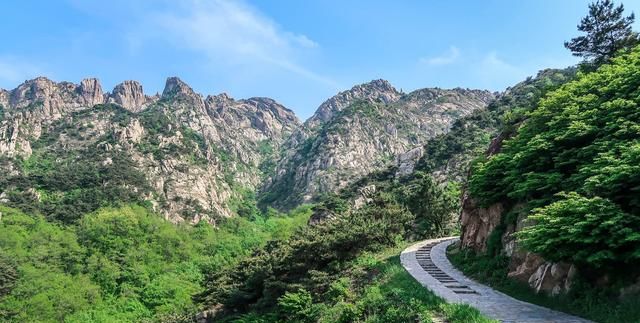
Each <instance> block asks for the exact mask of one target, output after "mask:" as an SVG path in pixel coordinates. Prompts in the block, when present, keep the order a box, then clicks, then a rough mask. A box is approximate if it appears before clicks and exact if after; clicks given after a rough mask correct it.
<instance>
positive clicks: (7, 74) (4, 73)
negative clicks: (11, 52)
mask: <svg viewBox="0 0 640 323" xmlns="http://www.w3.org/2000/svg"><path fill="white" fill-rule="evenodd" d="M41 74H42V71H41V69H40V68H38V67H37V66H35V65H33V64H30V63H27V62H24V61H23V60H21V59H19V58H16V57H13V56H0V82H1V83H2V84H6V85H8V86H13V85H15V84H18V83H21V82H23V81H25V80H27V79H31V78H35V77H36V76H39V75H41Z"/></svg>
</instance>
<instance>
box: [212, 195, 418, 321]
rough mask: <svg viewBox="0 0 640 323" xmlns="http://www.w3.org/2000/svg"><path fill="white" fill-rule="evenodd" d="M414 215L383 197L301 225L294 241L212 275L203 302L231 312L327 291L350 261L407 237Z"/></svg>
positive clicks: (267, 307) (275, 243)
mask: <svg viewBox="0 0 640 323" xmlns="http://www.w3.org/2000/svg"><path fill="white" fill-rule="evenodd" d="M412 220H413V216H412V214H411V213H409V212H408V211H406V210H405V209H404V208H402V207H400V206H399V205H397V204H395V203H394V202H393V201H392V200H391V199H390V198H388V197H385V196H381V197H379V198H378V200H377V201H375V202H374V203H372V204H370V205H367V206H366V207H363V208H362V209H359V210H356V211H354V212H351V213H350V214H348V215H342V216H339V217H338V218H336V219H334V220H331V221H325V222H323V223H321V224H319V225H315V226H308V227H303V228H301V229H300V230H299V231H298V232H296V234H295V235H293V236H291V238H290V239H287V240H280V241H271V242H269V243H268V244H267V245H266V246H265V247H264V248H262V249H259V250H257V251H256V252H255V253H254V254H253V255H252V256H251V257H249V258H246V259H244V260H243V261H241V262H239V263H238V264H237V265H236V266H232V267H229V268H227V269H226V270H223V271H211V272H209V273H208V277H207V283H206V291H205V292H203V293H202V294H201V295H200V300H201V301H203V302H205V303H207V304H223V305H224V308H225V310H226V311H227V312H236V311H240V312H243V311H247V310H256V311H259V312H266V311H269V310H272V309H273V308H274V306H275V305H276V303H277V301H278V298H280V297H281V296H283V295H285V293H286V292H296V291H298V290H299V289H300V288H304V289H305V290H307V291H309V292H310V293H312V295H314V296H316V295H321V294H323V293H325V292H326V291H327V290H328V289H329V286H330V284H331V282H332V281H333V280H335V278H337V277H338V275H339V273H340V272H341V271H342V270H344V269H345V265H346V263H347V262H348V261H351V260H353V259H354V258H356V257H357V256H358V255H360V254H361V253H363V252H365V251H377V250H381V249H383V248H385V247H388V246H392V245H394V244H395V243H396V241H399V240H401V239H402V237H403V236H405V235H406V233H407V232H408V231H409V229H410V228H411V225H412V222H413V221H412Z"/></svg>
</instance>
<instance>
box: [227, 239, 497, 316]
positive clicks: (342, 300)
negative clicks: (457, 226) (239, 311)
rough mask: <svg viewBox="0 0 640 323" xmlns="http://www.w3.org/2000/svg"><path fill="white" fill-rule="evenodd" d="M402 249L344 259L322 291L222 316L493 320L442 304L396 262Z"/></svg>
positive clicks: (300, 291) (298, 293)
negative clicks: (267, 308) (262, 308)
mask: <svg viewBox="0 0 640 323" xmlns="http://www.w3.org/2000/svg"><path fill="white" fill-rule="evenodd" d="M401 250H402V247H392V248H388V249H384V250H382V251H380V252H376V253H369V252H365V253H362V254H361V255H360V256H358V257H357V258H355V259H354V260H352V261H349V262H348V263H347V264H346V265H345V266H344V270H343V271H342V272H341V273H340V274H339V275H337V276H336V278H335V279H334V280H333V281H332V282H331V283H330V284H329V286H328V288H327V290H326V292H324V293H323V294H321V295H313V293H311V292H309V291H308V290H306V289H304V288H300V289H298V290H295V291H291V292H286V293H285V294H284V295H283V296H281V297H280V298H278V300H277V304H276V306H275V308H274V309H273V310H272V311H271V312H268V313H258V312H250V313H247V314H243V315H240V316H233V317H227V318H226V319H225V321H232V322H246V323H248V322H254V323H255V322H263V323H269V322H322V323H333V322H371V323H374V322H380V323H396V322H397V323H404V322H432V320H433V319H441V320H446V321H447V322H451V323H484V322H487V323H488V322H493V321H491V320H488V319H486V318H484V317H483V316H481V315H480V313H479V312H478V311H477V310H476V309H473V308H471V307H469V306H467V305H460V304H446V303H445V302H444V301H443V300H442V299H441V298H439V297H437V296H435V295H434V294H433V293H432V292H430V291H429V290H428V289H426V288H424V287H423V286H421V285H420V283H418V282H417V281H416V280H415V279H414V278H413V277H411V276H410V275H409V273H407V271H406V270H405V269H404V268H403V267H402V265H401V264H400V261H399V257H398V254H399V252H400V251H401Z"/></svg>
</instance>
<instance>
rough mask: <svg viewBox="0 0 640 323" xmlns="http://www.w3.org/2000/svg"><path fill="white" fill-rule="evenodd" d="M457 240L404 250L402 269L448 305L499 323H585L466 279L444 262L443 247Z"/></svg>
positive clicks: (424, 243)
mask: <svg viewBox="0 0 640 323" xmlns="http://www.w3.org/2000/svg"><path fill="white" fill-rule="evenodd" d="M456 240H458V239H457V238H442V239H432V240H425V241H422V242H419V243H416V244H414V245H412V246H410V247H409V248H407V249H405V250H404V251H403V252H402V254H401V255H400V261H401V262H402V266H404V268H405V269H406V270H407V271H408V272H409V274H411V276H413V277H414V278H415V279H416V280H417V281H418V282H420V284H422V286H425V287H427V288H429V289H430V290H432V291H433V292H434V293H435V294H436V295H438V296H440V297H442V298H444V299H445V300H446V301H447V302H449V303H466V304H469V305H471V306H473V307H475V308H477V309H478V310H479V311H480V312H481V313H482V314H484V315H486V316H488V317H491V318H493V319H496V320H499V321H501V322H509V323H511V322H514V323H515V322H517V323H542V322H558V323H560V322H562V323H586V322H591V321H588V320H585V319H582V318H579V317H576V316H571V315H569V314H565V313H561V312H557V311H554V310H550V309H548V308H544V307H541V306H538V305H534V304H530V303H526V302H522V301H519V300H517V299H515V298H512V297H510V296H507V295H505V294H503V293H500V292H498V291H496V290H493V289H492V288H491V287H488V286H485V285H482V284H480V283H477V282H475V281H473V280H471V279H470V278H467V277H466V276H465V275H464V274H462V273H461V272H460V271H459V270H457V269H455V268H454V267H453V265H452V264H451V262H449V260H448V259H447V255H446V249H447V246H449V245H450V244H452V243H453V242H455V241H456Z"/></svg>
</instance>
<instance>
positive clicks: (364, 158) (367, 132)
mask: <svg viewBox="0 0 640 323" xmlns="http://www.w3.org/2000/svg"><path fill="white" fill-rule="evenodd" d="M493 97H494V95H493V94H492V93H490V92H487V91H479V90H467V89H453V90H443V89H421V90H417V91H414V92H411V93H409V94H403V93H400V92H398V91H397V90H396V89H395V88H393V86H391V85H390V84H389V83H388V82H386V81H383V80H376V81H372V82H370V83H366V84H362V85H358V86H355V87H353V88H352V89H351V90H348V91H344V92H341V93H339V94H338V95H336V96H334V97H332V98H330V99H329V100H327V101H326V102H324V103H323V104H322V105H320V107H319V108H318V110H317V112H316V113H315V114H314V115H313V116H312V117H311V118H310V119H309V120H307V121H306V122H305V124H304V125H303V126H302V128H301V129H300V130H299V131H297V132H296V133H294V135H292V137H291V139H290V140H289V141H287V143H286V144H285V146H286V147H287V148H288V151H286V152H285V153H284V154H283V157H282V159H280V161H279V162H278V166H277V168H276V174H275V175H274V176H273V177H272V179H271V180H270V181H268V182H267V183H266V185H265V186H264V187H263V188H262V192H263V197H262V202H263V203H266V204H271V205H275V206H278V207H282V208H288V207H291V206H295V205H297V204H299V203H303V202H310V201H313V200H314V199H315V198H317V197H318V196H319V195H321V194H323V193H327V192H335V191H337V190H339V189H341V188H344V187H346V186H347V185H349V184H350V183H352V182H353V181H355V180H357V179H359V178H360V177H362V176H364V175H366V174H368V173H370V172H372V171H376V170H380V169H383V168H385V167H387V166H389V165H391V164H393V163H395V162H396V159H398V161H397V162H398V163H401V164H402V165H403V169H404V170H403V171H405V172H407V171H409V172H410V170H411V169H412V167H413V166H412V165H413V164H414V163H415V161H417V159H418V158H420V156H421V153H422V151H421V149H420V148H419V147H421V146H422V145H423V144H424V143H425V142H426V141H427V140H428V139H429V138H432V137H434V136H436V135H438V134H442V133H445V132H447V131H448V130H449V128H450V126H451V125H452V123H453V122H454V121H455V120H456V119H458V118H460V117H462V116H465V115H468V114H470V113H471V112H472V111H474V110H477V109H481V108H484V107H485V106H486V105H487V104H488V103H489V102H490V101H491V100H492V99H493Z"/></svg>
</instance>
